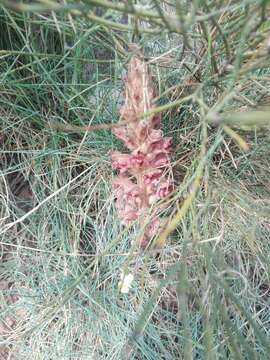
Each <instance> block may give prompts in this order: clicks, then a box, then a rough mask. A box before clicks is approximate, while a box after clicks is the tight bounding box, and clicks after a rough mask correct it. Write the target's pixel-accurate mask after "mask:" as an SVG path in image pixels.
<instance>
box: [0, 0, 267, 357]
mask: <svg viewBox="0 0 270 360" xmlns="http://www.w3.org/2000/svg"><path fill="white" fill-rule="evenodd" d="M1 3H2V6H1V7H0V58H1V62H0V112H1V117H0V119H1V120H0V121H1V127H0V148H1V152H0V199H1V202H0V245H1V247H0V249H1V260H2V261H1V264H0V267H1V270H0V288H1V294H0V301H1V302H0V304H1V318H0V358H3V359H6V358H8V356H13V358H14V359H26V358H31V359H32V358H33V359H42V360H43V359H48V360H49V359H50V360H58V359H80V360H81V359H115V360H118V359H121V358H123V359H147V360H150V359H153V360H154V359H178V358H179V359H185V360H186V359H198V360H199V359H209V360H210V359H211V360H212V359H213V360H214V359H236V360H238V359H248V360H250V359H258V360H259V359H260V360H261V359H268V358H269V355H268V354H269V353H270V349H269V341H268V339H269V335H270V328H269V320H270V319H269V316H270V315H269V314H270V311H269V271H270V262H269V251H270V249H269V244H270V242H269V240H270V236H269V235H270V234H269V229H270V227H269V214H270V211H269V200H270V193H269V175H270V174H269V169H270V166H269V165H270V164H269V159H270V146H269V117H268V113H269V91H270V87H269V80H270V73H269V30H270V24H269V11H270V9H269V5H268V2H267V1H262V0H261V1H259V0H257V1H254V0H253V1H249V0H244V1H241V2H239V1H230V2H228V1H210V0H209V1H207V0H194V1H184V0H183V1H182V0H181V1H180V0H176V1H171V2H170V3H169V2H162V1H144V2H143V1H141V2H139V1H137V2H136V3H135V2H132V1H121V2H119V1H109V0H106V1H105V0H95V1H94V0H83V1H80V2H77V1H65V2H63V3H62V2H55V1H24V2H21V1H8V0H5V1H1ZM132 41H136V42H138V43H139V44H140V46H141V47H142V49H143V51H144V54H145V57H146V60H147V61H148V63H149V66H150V67H151V71H152V74H153V78H154V83H155V86H156V88H157V93H158V95H157V98H156V104H157V108H156V109H157V110H156V111H162V114H163V130H164V132H165V133H166V135H168V136H172V137H173V140H174V146H173V152H172V160H173V174H174V180H175V191H174V194H173V196H172V197H171V198H170V199H168V201H167V209H166V213H167V215H169V216H170V217H169V222H168V228H167V229H166V231H165V233H163V234H157V237H156V239H153V244H152V245H151V246H150V247H149V249H147V250H146V251H145V252H142V251H140V250H139V249H137V248H136V238H137V237H138V233H139V229H136V228H135V229H133V228H124V227H123V226H122V225H121V224H120V222H119V219H118V218H117V214H116V212H115V209H114V204H113V198H112V192H111V185H110V181H111V178H112V170H111V165H110V161H109V157H108V152H109V151H110V150H111V149H112V148H119V146H120V144H119V142H118V141H117V139H115V138H114V137H113V136H112V134H111V132H110V130H109V129H108V128H106V126H105V127H104V126H103V125H104V124H106V125H108V127H109V126H110V124H113V123H116V122H117V121H118V120H119V113H118V108H119V106H120V104H121V102H122V100H123V96H122V93H121V89H122V88H123V83H122V76H123V74H124V72H125V70H124V69H125V64H126V63H127V61H128V59H129V56H130V53H129V50H128V44H129V43H130V42H132ZM145 116H147V114H142V117H145ZM53 122H55V123H56V122H57V123H60V124H61V128H58V130H57V129H54V128H53V127H52V126H51V125H50V124H52V123H53ZM89 125H95V126H96V125H97V127H96V129H98V130H96V131H87V132H86V131H78V128H79V127H82V126H89ZM99 125H100V127H98V126H99ZM157 243H158V244H161V243H162V244H163V245H164V246H163V247H162V249H160V250H159V251H157V250H156V249H155V248H154V245H155V244H157ZM120 269H123V270H125V271H127V272H129V273H132V274H133V275H134V276H135V279H134V282H133V283H132V287H131V290H130V293H129V294H127V295H124V294H121V293H120V291H119V287H118V282H119V280H120Z"/></svg>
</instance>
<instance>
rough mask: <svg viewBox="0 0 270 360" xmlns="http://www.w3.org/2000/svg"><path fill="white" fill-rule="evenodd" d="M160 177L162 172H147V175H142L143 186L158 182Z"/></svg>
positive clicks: (155, 170) (157, 170) (156, 170)
mask: <svg viewBox="0 0 270 360" xmlns="http://www.w3.org/2000/svg"><path fill="white" fill-rule="evenodd" d="M161 175H162V170H159V169H154V170H152V171H150V172H148V173H147V174H144V175H143V179H144V182H145V184H147V185H149V184H153V183H156V182H158V180H159V178H160V177H161Z"/></svg>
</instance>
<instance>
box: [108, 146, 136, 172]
mask: <svg viewBox="0 0 270 360" xmlns="http://www.w3.org/2000/svg"><path fill="white" fill-rule="evenodd" d="M131 158H132V157H131V155H130V154H122V153H120V152H119V151H112V152H111V159H112V167H113V169H115V170H119V172H120V174H123V173H125V172H126V171H127V170H128V169H129V168H130V167H132V165H131Z"/></svg>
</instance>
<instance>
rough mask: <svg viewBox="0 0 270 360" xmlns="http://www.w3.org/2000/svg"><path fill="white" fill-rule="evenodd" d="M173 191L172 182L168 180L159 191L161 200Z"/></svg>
mask: <svg viewBox="0 0 270 360" xmlns="http://www.w3.org/2000/svg"><path fill="white" fill-rule="evenodd" d="M172 191H173V184H172V182H171V181H170V180H166V181H165V182H164V183H162V184H161V185H160V186H159V187H158V189H157V195H158V196H159V197H160V198H164V197H166V196H168V195H169V194H170V193H171V192H172Z"/></svg>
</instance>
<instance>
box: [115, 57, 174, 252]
mask: <svg viewBox="0 0 270 360" xmlns="http://www.w3.org/2000/svg"><path fill="white" fill-rule="evenodd" d="M150 80H151V79H150V76H149V74H148V71H147V67H146V64H145V63H144V61H143V60H142V56H141V55H140V54H138V55H134V56H133V57H132V58H131V60H130V62H129V65H128V74H127V78H126V80H125V82H126V88H125V102H124V105H123V106H122V107H121V109H120V114H121V121H126V124H125V125H123V126H119V127H117V128H115V129H114V130H113V132H114V134H115V135H116V136H117V137H118V138H119V139H120V140H122V141H123V143H124V144H125V146H126V147H127V148H128V149H129V150H130V153H129V154H125V153H124V154H123V153H121V152H119V151H113V152H111V159H112V167H113V168H114V169H115V170H116V171H118V173H119V174H120V175H119V176H116V177H114V180H113V191H114V194H115V197H116V203H115V205H116V208H117V210H118V213H119V216H120V218H121V220H122V222H123V223H124V224H131V223H133V222H134V221H136V220H138V221H139V222H140V223H139V226H145V224H144V222H145V219H148V218H149V216H150V221H149V223H148V224H147V225H146V227H145V230H144V235H143V240H142V241H141V243H140V246H143V247H145V246H147V244H148V242H149V239H150V238H151V237H152V236H154V235H155V234H157V232H158V231H159V230H160V228H161V224H162V219H160V218H159V214H160V213H161V211H162V210H163V209H164V204H162V202H161V201H159V200H160V199H163V198H165V197H166V196H168V195H169V194H170V193H171V192H172V191H173V183H172V181H171V180H170V179H168V176H167V174H166V169H167V168H168V166H170V161H169V150H170V146H171V144H172V139H171V138H170V137H164V136H163V132H162V131H161V129H160V123H161V116H160V114H154V115H150V116H148V117H146V118H144V119H141V114H142V113H145V112H149V111H150V110H151V109H153V108H154V105H153V98H154V89H153V88H152V86H151V81H150ZM139 219H140V220H139Z"/></svg>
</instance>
